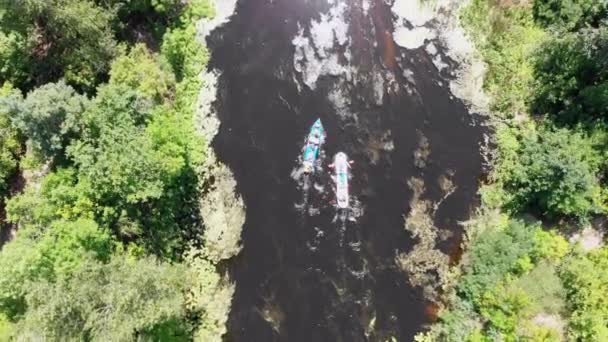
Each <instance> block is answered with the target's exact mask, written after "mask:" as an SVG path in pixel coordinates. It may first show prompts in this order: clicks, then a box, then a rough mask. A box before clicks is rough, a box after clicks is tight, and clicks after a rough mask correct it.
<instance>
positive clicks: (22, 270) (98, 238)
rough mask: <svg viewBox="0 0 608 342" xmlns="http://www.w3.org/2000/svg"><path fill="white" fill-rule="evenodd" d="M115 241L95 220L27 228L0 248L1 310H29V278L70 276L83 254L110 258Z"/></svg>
mask: <svg viewBox="0 0 608 342" xmlns="http://www.w3.org/2000/svg"><path fill="white" fill-rule="evenodd" d="M112 250H113V242H112V240H111V238H110V236H109V235H108V233H107V232H104V231H101V230H100V229H99V227H98V226H97V224H96V223H95V222H94V221H92V220H86V219H81V220H77V221H72V222H68V221H55V222H53V223H52V224H50V225H49V226H47V227H45V229H44V230H43V231H36V230H32V229H28V228H25V229H24V230H22V231H20V232H19V237H18V238H17V239H16V240H15V241H13V242H11V243H9V244H7V245H6V246H4V248H3V249H2V251H1V252H0V311H2V312H3V313H5V314H7V315H8V316H9V317H11V318H13V319H14V318H16V317H17V316H18V315H19V314H22V313H23V312H24V311H25V308H26V305H25V296H26V294H27V293H29V291H30V289H29V282H30V281H39V280H41V279H46V280H49V281H53V280H54V279H56V278H57V277H61V276H68V275H70V274H71V273H73V272H74V270H75V269H77V268H78V267H79V265H80V264H81V263H82V262H83V258H87V257H93V258H95V259H97V260H102V261H103V260H109V258H110V255H111V253H112Z"/></svg>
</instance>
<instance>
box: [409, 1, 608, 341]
mask: <svg viewBox="0 0 608 342" xmlns="http://www.w3.org/2000/svg"><path fill="white" fill-rule="evenodd" d="M606 6H607V5H606V4H604V3H602V2H597V1H586V0H581V1H555V0H534V1H530V2H528V1H522V2H517V1H513V2H506V1H497V0H472V1H471V2H470V3H469V4H468V5H467V6H466V7H465V8H464V9H463V10H462V12H461V16H462V17H461V19H462V22H463V23H464V25H465V27H466V29H467V30H468V32H469V33H470V36H471V37H472V39H473V40H474V42H475V44H476V45H477V47H478V50H479V52H480V55H481V58H482V59H483V60H484V62H485V63H486V64H487V75H486V78H485V80H484V87H485V89H486V91H487V92H488V93H489V95H491V98H492V103H491V109H492V111H493V113H494V120H493V121H494V123H495V142H496V146H497V149H496V151H495V152H496V154H495V159H494V168H493V171H492V173H491V175H490V177H489V180H488V182H487V183H486V184H484V185H483V187H482V189H481V196H482V208H481V209H480V213H479V215H478V217H477V218H476V220H475V222H474V223H473V224H472V225H471V227H470V229H469V230H468V238H469V239H468V240H469V241H468V251H467V253H466V254H465V256H464V258H463V261H462V265H461V268H460V272H461V275H460V276H459V279H458V282H457V285H456V287H455V289H454V291H453V292H452V294H451V297H450V298H449V299H448V305H447V306H446V308H445V309H444V310H442V312H441V313H440V318H439V321H438V322H437V323H436V324H434V325H433V326H432V327H431V329H430V331H428V332H426V333H423V334H420V335H419V336H418V337H417V340H419V341H565V340H572V341H598V342H599V341H605V340H607V339H608V335H607V333H606V332H607V330H606V327H607V326H608V320H607V319H606V310H605V306H606V305H605V303H604V302H605V300H604V297H605V293H606V288H607V286H608V281H607V280H606V279H605V277H604V274H605V273H606V271H607V270H608V264H607V262H608V257H607V256H608V254H606V251H607V250H608V248H606V247H601V248H599V249H597V250H595V251H592V252H587V251H584V250H583V249H582V248H581V247H580V246H578V245H576V244H571V243H569V242H567V241H566V240H565V238H564V237H562V235H561V234H565V233H566V230H564V229H562V227H561V224H560V223H559V222H571V224H569V227H568V230H571V229H573V228H575V229H576V227H577V226H578V227H580V226H583V225H585V224H586V223H587V222H588V220H589V219H590V218H591V217H593V216H597V215H605V214H606V212H607V209H608V207H607V201H606V200H607V198H606V191H607V190H608V187H607V184H606V181H605V175H606V171H608V169H607V167H606V166H607V165H606V162H605V160H606V153H607V152H608V148H607V146H606V141H607V140H606V137H607V134H608V129H607V128H606V119H607V118H608V117H607V116H606V108H607V107H606V105H607V104H608V102H606V101H607V100H608V92H606V89H608V78H607V73H608V68H607V67H608V65H607V63H606V60H607V59H606V51H607V48H608V40H607V39H606V37H607V35H606V34H607V32H608V7H606ZM522 216H523V217H526V218H527V219H526V222H528V223H523V222H522V221H521V219H519V217H522ZM531 217H533V219H531ZM530 220H539V221H545V222H549V221H551V222H558V223H557V224H554V228H553V229H546V228H541V227H540V226H539V224H532V223H529V221H530ZM572 222H574V223H576V222H578V224H574V227H573V224H572Z"/></svg>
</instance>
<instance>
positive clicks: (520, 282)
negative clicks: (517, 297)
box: [508, 230, 566, 315]
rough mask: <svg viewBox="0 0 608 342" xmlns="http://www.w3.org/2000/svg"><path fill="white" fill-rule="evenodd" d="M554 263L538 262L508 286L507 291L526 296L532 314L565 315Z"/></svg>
mask: <svg viewBox="0 0 608 342" xmlns="http://www.w3.org/2000/svg"><path fill="white" fill-rule="evenodd" d="M537 232H542V230H539V231H537ZM555 261H557V260H547V259H544V260H541V261H539V262H538V263H537V265H535V266H534V268H532V269H531V270H530V271H529V272H527V273H526V274H524V275H522V276H521V277H520V278H517V279H515V280H514V281H512V282H511V283H510V284H509V285H508V289H509V290H518V291H522V292H523V293H525V294H526V296H528V298H529V299H530V311H532V312H540V313H543V314H550V315H561V314H565V313H566V301H565V299H566V291H565V289H564V287H563V285H562V283H561V279H560V278H559V276H558V274H557V271H556V265H555ZM540 284H542V286H541V285H540Z"/></svg>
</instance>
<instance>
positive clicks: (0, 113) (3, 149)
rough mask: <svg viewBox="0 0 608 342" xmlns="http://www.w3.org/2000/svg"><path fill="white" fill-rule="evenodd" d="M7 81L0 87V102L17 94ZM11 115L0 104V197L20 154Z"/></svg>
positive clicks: (18, 141)
mask: <svg viewBox="0 0 608 342" xmlns="http://www.w3.org/2000/svg"><path fill="white" fill-rule="evenodd" d="M17 94H18V93H17V92H16V91H15V90H13V89H12V86H11V85H10V84H9V83H5V84H4V86H3V87H2V88H0V102H1V101H3V100H2V99H3V98H6V97H9V96H18V95H17ZM10 119H11V117H10V114H9V112H8V111H7V110H5V109H4V108H2V107H1V106H0V198H2V197H3V194H4V192H5V191H6V190H8V189H7V188H8V184H7V183H6V181H7V179H8V177H9V176H10V175H12V174H13V172H15V170H16V168H17V160H18V157H19V155H20V154H21V141H20V140H21V139H20V136H19V134H18V132H17V131H16V130H15V128H14V127H13V126H12V125H11V120H10Z"/></svg>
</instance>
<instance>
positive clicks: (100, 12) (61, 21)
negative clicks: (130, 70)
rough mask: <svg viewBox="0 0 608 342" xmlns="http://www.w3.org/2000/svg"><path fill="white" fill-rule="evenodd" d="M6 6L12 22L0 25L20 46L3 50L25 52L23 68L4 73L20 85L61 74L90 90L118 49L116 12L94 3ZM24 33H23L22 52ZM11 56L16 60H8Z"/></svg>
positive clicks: (40, 0) (59, 0)
mask: <svg viewBox="0 0 608 342" xmlns="http://www.w3.org/2000/svg"><path fill="white" fill-rule="evenodd" d="M2 10H3V13H1V14H0V15H2V16H3V17H6V18H10V20H0V28H1V29H2V31H3V32H9V33H8V37H9V38H10V37H11V35H12V36H13V37H16V38H15V39H16V40H17V42H16V44H12V45H9V47H10V48H14V49H16V50H15V51H14V52H13V51H8V52H4V54H9V55H12V56H23V55H25V56H26V59H25V61H26V64H25V67H24V68H25V69H26V70H25V72H24V71H23V68H22V67H18V68H16V69H15V70H14V73H12V72H11V71H13V70H11V71H9V73H7V74H6V76H5V77H7V78H6V79H8V80H12V81H13V82H15V84H16V85H17V86H19V87H24V88H26V87H29V86H32V85H41V84H44V83H47V82H56V81H57V80H59V79H60V78H62V77H63V78H65V79H66V80H67V82H68V83H70V84H72V85H75V86H78V87H83V88H86V89H89V90H91V89H93V87H94V86H95V85H96V84H97V83H98V82H99V81H100V77H101V76H102V75H103V74H105V73H106V72H107V71H108V69H109V63H110V61H111V60H112V57H113V56H114V53H115V47H116V42H115V40H114V37H113V32H112V30H111V27H110V22H111V20H112V15H111V13H109V12H108V11H106V10H104V9H103V8H101V7H99V6H96V5H95V4H94V3H93V2H91V1H88V0H74V1H63V0H30V1H8V2H5V5H4V6H3V9H2ZM41 18H44V20H42V19H41ZM21 37H25V38H24V39H25V41H24V43H23V50H21V49H22V45H21V39H23V38H21ZM12 60H15V58H12V59H9V62H10V61H12ZM13 64H14V63H13ZM9 65H10V64H9ZM6 79H5V80H6Z"/></svg>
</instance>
